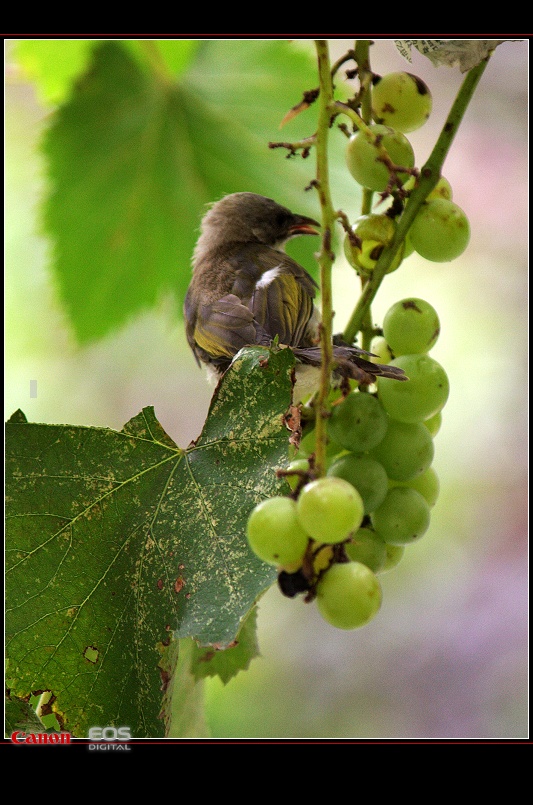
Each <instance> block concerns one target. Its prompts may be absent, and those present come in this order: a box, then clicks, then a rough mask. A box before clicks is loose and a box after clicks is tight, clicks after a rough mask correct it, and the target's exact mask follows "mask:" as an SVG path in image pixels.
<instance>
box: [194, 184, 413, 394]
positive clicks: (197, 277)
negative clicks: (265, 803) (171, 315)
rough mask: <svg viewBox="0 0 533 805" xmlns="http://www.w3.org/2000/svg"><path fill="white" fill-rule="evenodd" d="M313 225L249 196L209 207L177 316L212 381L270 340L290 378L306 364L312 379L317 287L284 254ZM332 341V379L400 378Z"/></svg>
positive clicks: (317, 351) (316, 363) (316, 357)
mask: <svg viewBox="0 0 533 805" xmlns="http://www.w3.org/2000/svg"><path fill="white" fill-rule="evenodd" d="M317 227H320V224H319V223H318V222H317V221H315V220H314V219H313V218H309V217H307V216H305V215H298V214H295V213H293V212H291V211H290V210H289V209H288V208H287V207H284V206H283V205H281V204H278V203H277V202H276V201H274V200H273V199H271V198H267V197H265V196H261V195H258V194H256V193H251V192H238V193H231V194H229V195H226V196H224V197H223V198H221V199H220V200H218V201H216V202H215V203H214V204H212V205H211V206H210V207H209V209H208V210H207V212H206V213H205V215H204V217H203V219H202V221H201V225H200V236H199V238H198V240H197V243H196V246H195V248H194V252H193V258H192V278H191V281H190V285H189V287H188V290H187V293H186V296H185V301H184V317H185V330H186V337H187V341H188V343H189V346H190V347H191V349H192V351H193V354H194V356H195V358H196V361H197V363H198V365H200V366H201V365H202V363H203V364H205V365H206V366H207V367H208V368H209V369H210V370H211V372H212V373H213V374H214V377H215V379H216V378H219V377H220V376H222V375H223V374H224V373H225V372H226V370H227V369H228V367H229V366H230V364H231V362H232V360H233V358H234V356H235V355H236V354H237V353H238V352H239V351H240V350H241V349H242V348H243V347H246V346H253V345H258V346H265V347H270V346H271V345H272V344H273V343H277V344H278V345H279V346H283V347H290V348H291V349H292V351H293V353H294V356H295V358H296V364H297V372H296V374H297V376H298V370H299V369H300V371H301V370H302V369H303V368H304V367H313V369H314V370H315V374H316V368H317V367H320V365H321V348H320V331H319V328H320V321H321V315H320V312H319V310H318V308H317V306H316V304H315V297H316V292H317V290H318V286H317V283H316V282H315V280H314V279H313V278H312V277H311V275H310V274H309V273H308V271H306V269H305V268H303V266H301V265H300V264H299V263H298V262H296V261H295V260H293V259H292V258H291V257H290V256H289V255H288V254H286V252H285V245H286V244H287V242H288V241H289V240H290V239H291V238H294V237H296V236H299V235H319V234H320V233H319V231H317ZM336 341H337V343H334V344H333V346H332V350H333V374H334V376H335V378H336V379H337V381H339V382H340V381H342V379H343V378H344V379H346V378H352V379H355V380H357V381H359V382H360V383H364V384H371V383H373V382H375V380H376V377H378V376H381V377H392V378H395V379H398V380H404V379H406V378H405V375H404V373H403V372H402V370H401V369H398V368H397V367H393V366H386V365H380V364H376V363H372V362H371V361H370V360H369V358H370V357H372V353H369V352H366V351H364V350H361V349H359V348H358V347H355V346H352V345H348V344H344V343H338V341H339V339H336ZM302 374H303V373H302ZM313 382H314V381H311V383H313ZM308 386H309V383H308V382H307V381H303V383H302V384H301V388H302V392H301V394H300V395H299V396H301V397H303V396H304V394H306V393H308V389H307V387H308ZM294 401H295V402H296V398H294Z"/></svg>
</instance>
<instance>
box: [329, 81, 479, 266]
mask: <svg viewBox="0 0 533 805" xmlns="http://www.w3.org/2000/svg"><path fill="white" fill-rule="evenodd" d="M431 107H432V97H431V93H430V91H429V89H428V87H427V86H426V84H425V83H424V82H423V81H422V79H420V78H418V77H417V76H414V75H412V74H411V73H406V72H396V73H388V74H387V75H385V76H383V77H376V79H375V84H374V87H373V89H372V115H373V119H374V121H375V122H374V123H373V124H372V125H370V126H369V127H368V131H365V130H359V131H357V132H356V133H355V134H353V135H352V136H351V137H350V140H349V142H348V146H347V149H346V163H347V166H348V170H349V171H350V173H351V174H352V176H353V177H354V179H355V180H356V181H357V182H358V184H360V185H361V186H362V187H364V188H366V189H368V190H372V191H375V192H378V193H384V194H385V195H387V194H392V195H394V194H398V193H399V194H400V196H402V195H403V197H405V196H407V195H408V194H409V192H410V191H411V190H412V189H413V188H414V187H415V185H416V179H415V174H416V171H415V170H413V169H414V167H415V156H414V151H413V147H412V145H411V143H410V142H409V140H408V139H407V137H406V136H405V134H406V132H411V131H414V130H415V129H418V128H420V126H422V125H423V124H424V123H425V122H426V120H427V119H428V117H429V115H430V113H431ZM400 213H401V206H400V208H398V207H395V206H394V205H392V206H391V207H390V208H389V210H388V211H387V212H386V213H382V214H378V213H371V214H368V215H362V216H360V217H359V218H358V219H357V220H356V221H355V222H354V224H353V225H352V227H351V231H350V232H347V234H346V237H345V240H344V252H345V255H346V258H347V260H348V262H349V263H350V265H352V266H353V267H354V268H355V269H356V271H358V273H359V274H361V276H362V277H364V278H368V277H369V276H370V275H371V273H372V271H373V269H374V267H375V265H376V263H377V260H378V258H379V256H380V254H381V252H382V251H383V249H384V248H385V246H387V245H388V244H389V243H390V242H391V241H392V238H393V237H394V234H395V230H396V219H397V216H398V215H399V214H400ZM469 240H470V225H469V221H468V218H467V216H466V214H465V212H464V211H463V210H462V209H461V207H459V206H458V205H457V204H456V203H455V202H454V201H453V200H452V189H451V187H450V183H449V182H448V181H447V180H446V179H445V178H444V177H441V178H440V179H439V182H438V184H437V186H436V187H435V188H434V189H433V190H432V191H431V192H430V193H429V195H428V196H427V198H426V200H425V201H424V203H423V205H422V207H421V208H420V210H419V211H418V213H417V215H416V217H415V219H414V221H413V223H412V224H411V227H410V229H409V232H408V236H407V237H406V239H405V241H404V242H403V243H402V244H401V245H400V246H399V248H398V250H397V252H396V254H395V255H394V258H393V260H392V261H391V265H390V267H389V269H388V271H389V272H391V271H394V270H395V269H397V268H398V266H399V265H400V264H401V262H402V260H403V259H404V258H405V257H407V256H408V255H409V254H411V253H412V252H413V251H416V252H417V253H418V254H419V255H421V256H422V257H424V258H425V259H427V260H430V261H432V262H437V263H440V262H448V261H450V260H454V259H455V258H456V257H459V255H461V254H462V253H463V252H464V250H465V249H466V247H467V245H468V242H469Z"/></svg>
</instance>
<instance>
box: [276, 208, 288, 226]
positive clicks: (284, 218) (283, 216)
mask: <svg viewBox="0 0 533 805" xmlns="http://www.w3.org/2000/svg"><path fill="white" fill-rule="evenodd" d="M290 218H291V216H290V215H287V213H286V212H279V213H278V215H277V225H278V227H279V228H280V229H284V228H285V227H287V226H288V225H289V221H290Z"/></svg>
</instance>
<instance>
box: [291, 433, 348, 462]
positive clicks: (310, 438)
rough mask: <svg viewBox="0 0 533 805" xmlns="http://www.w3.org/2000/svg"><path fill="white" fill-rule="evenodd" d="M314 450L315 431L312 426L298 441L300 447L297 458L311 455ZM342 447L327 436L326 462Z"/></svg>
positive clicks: (341, 450) (340, 450)
mask: <svg viewBox="0 0 533 805" xmlns="http://www.w3.org/2000/svg"><path fill="white" fill-rule="evenodd" d="M315 451H316V432H315V429H314V428H312V429H311V430H309V431H308V432H307V433H306V434H305V436H304V437H303V438H302V439H301V441H300V447H299V450H298V458H303V457H306V458H308V457H309V456H312V455H313V453H315ZM343 451H344V448H343V447H342V445H340V444H337V443H336V442H334V441H333V439H330V438H328V442H327V445H326V462H329V461H332V460H333V459H334V458H336V456H337V455H338V454H339V453H342V452H343Z"/></svg>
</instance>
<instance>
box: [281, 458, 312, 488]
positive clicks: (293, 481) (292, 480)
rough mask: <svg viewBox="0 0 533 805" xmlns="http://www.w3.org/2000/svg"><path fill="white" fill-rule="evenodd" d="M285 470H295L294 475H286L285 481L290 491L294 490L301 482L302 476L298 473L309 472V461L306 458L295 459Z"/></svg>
mask: <svg viewBox="0 0 533 805" xmlns="http://www.w3.org/2000/svg"><path fill="white" fill-rule="evenodd" d="M287 470H288V471H289V472H290V471H291V470H295V474H294V475H286V476H285V480H286V481H287V483H288V484H289V486H290V488H291V489H292V490H294V489H296V487H297V486H298V484H299V483H300V482H301V480H302V476H301V475H300V474H298V473H303V472H308V470H309V461H308V460H307V459H306V458H295V459H294V460H293V461H291V463H290V464H289V466H288V467H287Z"/></svg>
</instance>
